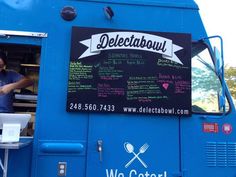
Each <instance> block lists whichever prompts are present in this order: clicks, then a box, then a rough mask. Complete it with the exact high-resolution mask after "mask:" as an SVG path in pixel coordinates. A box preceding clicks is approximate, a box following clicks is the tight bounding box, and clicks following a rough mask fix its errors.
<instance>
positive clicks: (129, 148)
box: [124, 142, 149, 168]
mask: <svg viewBox="0 0 236 177" xmlns="http://www.w3.org/2000/svg"><path fill="white" fill-rule="evenodd" d="M124 148H125V150H126V152H127V153H129V154H133V155H134V157H133V158H132V159H130V161H129V162H127V163H126V165H125V168H128V167H129V166H130V165H131V164H132V163H133V162H134V160H138V161H139V162H140V163H141V164H142V165H143V166H144V167H145V168H147V167H148V166H147V164H146V163H145V162H144V161H143V160H142V159H141V158H140V157H139V155H141V154H144V153H145V152H146V151H147V149H148V148H149V144H147V143H145V144H143V145H142V146H141V147H140V148H139V151H138V153H135V152H134V146H133V145H132V144H131V143H129V142H125V143H124Z"/></svg>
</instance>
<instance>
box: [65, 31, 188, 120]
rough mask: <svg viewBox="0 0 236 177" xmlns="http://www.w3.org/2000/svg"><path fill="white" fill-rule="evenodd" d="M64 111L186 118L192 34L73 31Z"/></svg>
mask: <svg viewBox="0 0 236 177" xmlns="http://www.w3.org/2000/svg"><path fill="white" fill-rule="evenodd" d="M67 111H68V112H106V113H125V114H153V115H175V116H190V115H191V35H190V34H183V33H163V32H145V31H131V30H120V29H101V28H82V27H73V28H72V36H71V53H70V65H69V79H68V93H67Z"/></svg>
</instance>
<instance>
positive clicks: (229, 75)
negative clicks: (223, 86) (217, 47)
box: [225, 66, 236, 100]
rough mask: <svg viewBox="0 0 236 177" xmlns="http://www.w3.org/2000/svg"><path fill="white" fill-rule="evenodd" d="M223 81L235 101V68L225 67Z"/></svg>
mask: <svg viewBox="0 0 236 177" xmlns="http://www.w3.org/2000/svg"><path fill="white" fill-rule="evenodd" d="M225 80H226V82H227V84H228V87H229V89H230V92H231V94H232V96H233V97H234V99H235V100H236V67H227V66H226V67H225Z"/></svg>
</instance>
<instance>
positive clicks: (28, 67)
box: [0, 43, 41, 136]
mask: <svg viewBox="0 0 236 177" xmlns="http://www.w3.org/2000/svg"><path fill="white" fill-rule="evenodd" d="M0 50H1V51H3V52H5V53H6V55H7V66H6V69H8V70H14V71H16V72H18V73H20V74H22V75H24V76H26V77H29V78H30V79H31V80H32V81H33V84H32V85H31V86H29V87H27V88H22V89H16V90H14V103H13V107H14V112H15V113H26V112H27V113H31V115H32V118H31V120H30V122H29V124H28V127H27V128H26V129H25V130H24V131H23V132H22V135H24V136H33V134H34V123H35V112H36V107H37V98H38V97H37V96H38V82H39V69H40V53H41V47H40V46H37V45H26V44H12V43H11V44H9V43H0Z"/></svg>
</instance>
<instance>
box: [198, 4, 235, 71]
mask: <svg viewBox="0 0 236 177" xmlns="http://www.w3.org/2000/svg"><path fill="white" fill-rule="evenodd" d="M195 2H196V3H197V4H198V6H199V9H200V11H199V12H200V15H201V17H202V20H203V23H204V25H205V28H206V31H207V34H208V36H214V35H220V36H221V37H222V38H223V42H224V60H225V65H227V66H233V67H236V56H235V51H236V45H235V43H236V34H235V32H236V23H235V19H234V17H235V16H236V9H235V0H225V1H222V0H195Z"/></svg>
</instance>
